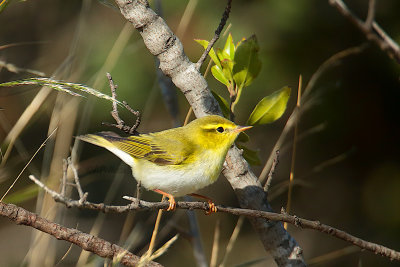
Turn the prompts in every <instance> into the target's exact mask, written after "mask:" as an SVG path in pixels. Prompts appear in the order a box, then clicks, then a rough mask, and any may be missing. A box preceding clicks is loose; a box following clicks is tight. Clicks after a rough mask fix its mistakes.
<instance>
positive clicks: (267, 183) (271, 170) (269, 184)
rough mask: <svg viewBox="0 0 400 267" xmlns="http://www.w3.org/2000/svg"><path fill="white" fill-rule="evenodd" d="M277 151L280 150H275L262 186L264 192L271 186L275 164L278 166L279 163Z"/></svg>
mask: <svg viewBox="0 0 400 267" xmlns="http://www.w3.org/2000/svg"><path fill="white" fill-rule="evenodd" d="M279 153H280V150H277V151H275V158H274V161H273V162H272V166H271V169H270V170H269V173H268V176H267V182H266V183H265V186H264V191H265V192H268V191H269V189H270V187H271V183H272V179H273V177H274V174H275V170H276V166H278V164H279Z"/></svg>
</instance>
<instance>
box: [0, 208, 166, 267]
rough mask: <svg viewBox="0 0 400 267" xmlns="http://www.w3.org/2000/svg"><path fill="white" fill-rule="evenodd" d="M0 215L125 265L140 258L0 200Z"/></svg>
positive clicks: (159, 266)
mask: <svg viewBox="0 0 400 267" xmlns="http://www.w3.org/2000/svg"><path fill="white" fill-rule="evenodd" d="M0 215H1V216H3V217H7V218H8V219H10V220H11V221H13V222H15V223H16V224H23V225H27V226H30V227H33V228H36V229H38V230H39V231H42V232H44V233H47V234H49V235H52V236H54V237H55V238H57V239H59V240H65V241H67V242H70V243H72V244H75V245H77V246H79V247H81V248H82V249H84V250H87V251H90V252H93V253H94V254H97V255H99V256H100V257H103V258H109V259H114V258H119V259H120V262H121V263H122V264H124V265H126V266H135V265H136V264H137V263H138V262H139V259H140V257H138V256H136V255H134V254H132V253H130V252H129V251H127V250H125V249H123V248H122V247H120V246H117V245H115V244H112V243H110V242H107V241H105V240H104V239H101V238H98V237H95V236H92V235H89V234H86V233H83V232H81V231H79V230H76V229H72V228H67V227H64V226H62V225H59V224H57V223H53V222H50V221H48V220H46V219H44V218H42V217H40V216H39V215H37V214H35V213H32V212H29V211H27V210H25V209H23V208H21V207H18V206H15V205H12V204H6V203H3V202H0ZM147 266H154V267H156V266H158V267H162V265H161V264H159V263H156V262H149V263H148V265H147Z"/></svg>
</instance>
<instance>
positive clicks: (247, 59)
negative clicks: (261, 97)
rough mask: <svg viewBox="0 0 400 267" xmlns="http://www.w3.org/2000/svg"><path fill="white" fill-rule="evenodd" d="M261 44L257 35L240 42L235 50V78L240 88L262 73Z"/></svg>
mask: <svg viewBox="0 0 400 267" xmlns="http://www.w3.org/2000/svg"><path fill="white" fill-rule="evenodd" d="M258 51H259V45H258V42H257V38H256V36H255V35H252V36H251V37H250V38H248V39H247V40H244V41H242V42H240V43H239V45H238V46H237V47H236V50H235V65H234V67H233V71H232V72H233V79H234V81H235V83H236V85H237V86H238V88H240V89H241V88H243V87H245V86H249V85H250V84H251V83H252V82H253V80H254V78H255V77H257V75H258V74H259V73H260V70H261V61H260V59H259V58H258Z"/></svg>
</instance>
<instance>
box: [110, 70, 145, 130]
mask: <svg viewBox="0 0 400 267" xmlns="http://www.w3.org/2000/svg"><path fill="white" fill-rule="evenodd" d="M106 75H107V79H108V82H109V84H110V89H111V95H112V98H113V99H115V100H117V93H116V90H117V88H118V85H116V84H114V81H113V79H112V77H111V75H110V73H108V72H107V74H106ZM122 104H123V105H124V107H125V108H126V109H127V110H128V111H129V112H131V113H132V114H133V115H135V116H136V122H135V124H134V125H133V126H132V127H130V126H128V125H126V124H125V122H124V121H123V120H122V119H121V118H120V116H119V113H118V108H117V102H116V101H113V103H112V111H111V116H112V117H113V118H114V120H115V121H116V122H117V124H114V123H108V122H103V123H102V124H103V125H106V126H111V127H115V128H117V129H120V130H122V131H124V132H125V133H127V134H130V135H133V134H135V133H137V131H136V129H137V128H138V127H139V125H140V120H141V119H140V118H141V115H140V111H137V110H134V109H133V108H131V107H130V106H129V104H128V103H127V102H126V101H122Z"/></svg>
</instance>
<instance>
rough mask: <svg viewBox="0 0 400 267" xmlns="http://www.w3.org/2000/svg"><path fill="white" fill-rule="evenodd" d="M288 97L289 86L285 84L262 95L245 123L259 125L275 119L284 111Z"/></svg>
mask: <svg viewBox="0 0 400 267" xmlns="http://www.w3.org/2000/svg"><path fill="white" fill-rule="evenodd" d="M289 97H290V88H289V87H287V86H286V87H284V88H282V89H280V90H278V91H276V92H274V93H272V94H271V95H269V96H266V97H264V98H263V99H261V101H260V102H259V103H258V104H257V106H256V107H255V108H254V110H253V112H252V113H251V115H250V117H249V119H248V121H247V124H248V125H259V124H267V123H271V122H274V121H276V120H277V119H279V118H280V117H281V116H282V114H283V113H284V112H285V110H286V105H287V102H288V100H289Z"/></svg>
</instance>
